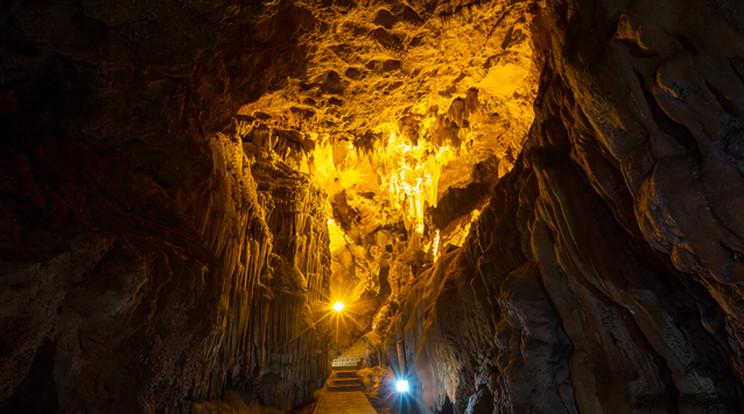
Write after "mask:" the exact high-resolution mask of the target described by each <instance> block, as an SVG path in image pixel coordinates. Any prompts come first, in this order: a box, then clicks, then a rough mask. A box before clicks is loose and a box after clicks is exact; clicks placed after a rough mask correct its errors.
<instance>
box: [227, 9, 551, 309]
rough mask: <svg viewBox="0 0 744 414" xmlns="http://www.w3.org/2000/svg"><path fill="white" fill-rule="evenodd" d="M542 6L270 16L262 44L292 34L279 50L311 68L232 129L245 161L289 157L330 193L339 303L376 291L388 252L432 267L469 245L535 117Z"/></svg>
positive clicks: (243, 112)
mask: <svg viewBox="0 0 744 414" xmlns="http://www.w3.org/2000/svg"><path fill="white" fill-rule="evenodd" d="M539 10H540V6H539V3H538V2H503V1H485V2H469V3H465V2H436V3H421V4H419V3H417V2H410V3H406V2H400V1H373V2H366V4H354V2H347V3H346V4H340V3H332V4H329V2H327V1H296V2H292V3H285V2H282V3H279V4H276V5H269V6H267V8H266V9H265V10H264V11H263V14H262V18H261V20H260V22H259V23H258V24H257V25H256V27H255V28H254V30H253V34H252V35H253V38H254V39H255V40H256V42H259V43H261V42H264V43H277V44H279V43H281V42H286V39H287V38H288V37H293V38H296V39H297V40H296V44H292V45H291V46H287V47H285V48H283V49H280V50H279V51H278V52H277V53H286V54H287V55H288V57H287V59H291V58H292V57H291V56H290V54H291V53H296V50H297V49H298V48H299V49H300V50H302V51H303V53H304V55H303V58H301V59H298V61H299V62H301V63H298V65H301V66H302V70H301V71H300V72H299V73H298V74H296V75H290V76H286V78H285V79H284V80H283V82H282V83H281V84H280V85H278V86H277V87H275V88H273V89H270V91H269V92H267V93H265V94H263V95H262V96H260V97H258V98H257V99H256V100H255V101H253V102H248V103H246V104H245V105H243V106H242V107H241V108H240V110H239V112H238V116H237V117H236V129H237V131H238V133H239V135H240V136H241V137H242V140H243V142H244V149H245V151H246V153H247V154H248V155H249V157H253V158H262V157H264V158H269V159H273V160H275V161H278V162H283V163H285V164H287V165H288V166H290V167H291V168H293V169H295V170H297V171H300V172H303V173H306V174H309V175H310V176H312V177H313V179H314V181H315V182H316V184H317V185H318V186H319V187H321V188H323V189H324V190H325V191H326V192H327V195H328V200H329V203H328V204H327V207H326V209H327V215H328V217H329V220H328V224H329V231H330V235H331V249H332V251H333V252H334V260H333V267H334V272H333V274H334V280H335V283H332V286H339V285H344V286H349V285H350V284H351V285H354V284H356V286H357V288H356V289H355V291H354V292H345V293H336V294H335V295H336V296H339V295H341V296H351V297H350V299H351V300H356V299H358V298H359V297H360V296H361V295H362V294H363V293H364V291H365V290H369V289H374V290H379V286H377V284H376V282H370V283H360V282H364V281H372V280H373V279H374V280H376V277H377V275H378V273H379V271H380V263H383V266H384V265H385V264H384V263H385V261H386V260H387V259H386V258H383V257H382V256H384V255H385V250H387V251H388V252H391V251H392V252H393V255H395V253H400V252H401V251H403V250H407V249H414V250H419V251H422V250H423V251H424V252H426V253H427V254H428V255H429V256H430V257H429V259H430V260H436V257H437V254H438V251H437V250H439V249H440V248H445V247H446V246H458V245H461V244H462V242H463V240H464V237H465V236H466V235H467V232H468V228H469V224H470V222H471V221H472V220H473V219H475V218H476V217H477V214H478V207H479V206H482V204H483V203H484V202H485V200H486V196H487V193H488V191H489V188H490V187H492V186H493V183H494V182H495V180H496V179H497V178H498V177H499V176H502V175H503V174H505V173H506V172H508V171H509V170H510V169H511V167H512V166H513V163H514V161H515V159H516V157H517V156H518V154H519V152H520V150H521V147H522V144H523V142H524V141H525V139H526V136H527V131H528V129H529V127H530V125H531V124H532V121H533V119H534V113H533V110H532V104H533V101H534V98H535V95H536V93H537V77H538V70H539V60H540V58H539V56H540V53H539V52H538V51H535V50H534V48H535V46H534V41H533V39H532V38H531V36H532V35H531V33H532V29H531V27H530V25H532V24H534V21H535V16H536V15H538V14H539ZM289 30H295V32H294V33H290V32H288V31H289ZM266 70H267V71H270V70H272V68H271V67H268V68H266ZM440 201H441V203H440ZM440 232H441V235H440ZM401 239H403V240H404V243H402V244H401V243H400V241H401Z"/></svg>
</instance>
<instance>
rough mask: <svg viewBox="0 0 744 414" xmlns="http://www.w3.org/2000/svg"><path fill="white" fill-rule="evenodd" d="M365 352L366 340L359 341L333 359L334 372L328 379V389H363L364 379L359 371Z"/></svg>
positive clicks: (333, 390) (337, 390) (332, 367)
mask: <svg viewBox="0 0 744 414" xmlns="http://www.w3.org/2000/svg"><path fill="white" fill-rule="evenodd" d="M365 352H366V347H365V346H364V342H362V341H357V342H356V343H355V344H354V345H352V346H351V347H349V348H347V349H346V350H344V352H343V353H342V354H341V355H339V356H338V357H337V358H335V359H334V360H333V361H331V370H332V372H331V377H330V378H329V379H328V391H331V392H339V391H361V390H362V379H361V378H359V375H357V371H358V370H359V368H361V367H362V363H363V362H364V354H365Z"/></svg>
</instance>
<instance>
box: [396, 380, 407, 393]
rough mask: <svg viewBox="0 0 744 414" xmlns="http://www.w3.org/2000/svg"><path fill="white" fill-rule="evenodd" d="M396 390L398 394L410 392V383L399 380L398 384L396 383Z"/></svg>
mask: <svg viewBox="0 0 744 414" xmlns="http://www.w3.org/2000/svg"><path fill="white" fill-rule="evenodd" d="M395 389H397V390H398V392H408V381H407V380H398V382H396V383H395Z"/></svg>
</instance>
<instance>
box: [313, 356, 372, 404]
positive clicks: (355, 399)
mask: <svg viewBox="0 0 744 414" xmlns="http://www.w3.org/2000/svg"><path fill="white" fill-rule="evenodd" d="M364 352H365V347H364V343H362V342H361V341H360V342H357V343H356V344H354V345H352V346H351V347H350V348H349V349H347V350H345V351H344V352H343V353H342V354H341V355H340V356H339V357H338V358H336V359H334V360H333V361H332V362H331V369H332V370H333V371H332V373H331V377H330V378H328V382H327V383H326V387H325V389H324V390H323V392H322V393H321V394H320V397H319V398H318V405H317V406H316V408H315V412H314V414H377V411H375V409H374V408H373V407H372V404H370V403H369V400H368V399H367V397H366V396H365V395H364V393H362V380H361V378H359V375H357V371H358V370H359V368H361V367H362V361H363V359H364Z"/></svg>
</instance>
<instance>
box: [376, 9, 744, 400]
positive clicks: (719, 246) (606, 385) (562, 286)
mask: <svg viewBox="0 0 744 414" xmlns="http://www.w3.org/2000/svg"><path fill="white" fill-rule="evenodd" d="M545 11H546V13H545V15H544V22H545V27H544V28H543V30H545V31H546V33H547V34H548V36H546V37H543V38H542V39H543V40H544V41H546V43H545V44H544V45H543V47H544V48H545V51H546V53H547V63H546V65H545V67H544V68H543V70H542V76H541V82H540V92H539V94H538V98H537V101H536V103H535V113H536V121H535V124H534V125H533V127H532V129H531V131H530V138H529V139H528V141H527V143H526V145H525V147H524V150H523V152H522V154H521V156H520V159H519V160H518V162H517V165H516V167H515V168H514V169H513V170H512V171H511V172H510V173H509V174H508V175H506V176H505V177H504V178H503V179H502V180H501V181H500V182H499V183H498V185H497V186H496V188H495V189H494V194H493V196H492V199H491V201H490V203H489V205H488V206H487V207H486V208H485V209H484V211H483V212H482V214H481V216H480V219H479V221H478V222H477V223H476V224H474V226H473V231H471V234H470V237H469V238H468V241H467V242H466V244H465V245H464V246H463V247H462V248H460V249H459V250H457V251H455V252H452V253H450V254H449V255H447V256H445V257H442V258H441V259H440V260H439V261H438V262H437V264H436V266H434V267H433V268H431V269H430V270H428V271H426V272H424V273H423V274H421V275H419V276H418V280H419V281H418V283H417V285H416V286H414V287H413V288H412V289H411V291H410V293H409V294H408V297H407V299H406V301H405V307H404V309H403V310H402V312H401V314H400V315H399V317H398V318H397V319H395V320H394V321H393V322H392V325H391V327H392V328H391V330H390V335H391V336H390V337H389V338H388V339H387V341H388V342H387V343H388V347H387V348H388V350H389V355H390V358H389V359H390V361H391V362H392V363H393V364H395V361H396V360H397V357H396V356H395V344H396V342H397V341H398V340H402V341H404V342H405V344H406V348H405V352H406V354H407V359H408V360H409V361H413V363H412V364H411V365H412V367H415V374H416V376H417V378H418V380H419V381H420V384H421V385H420V388H419V391H420V392H422V393H423V396H424V401H425V402H426V403H427V405H429V406H430V407H442V406H444V405H445V404H447V403H448V401H449V400H451V401H453V402H454V404H453V407H454V411H455V412H467V413H481V412H483V413H491V412H531V411H539V412H564V413H573V412H585V413H599V412H613V413H617V412H684V413H710V412H719V413H730V412H739V411H741V409H742V407H743V406H744V398H743V397H744V389H743V387H742V383H743V381H742V380H743V379H744V378H743V377H742V375H743V374H744V371H742V366H741V361H742V354H741V349H742V346H741V338H742V331H741V326H742V325H741V315H742V313H741V312H740V306H741V300H740V297H741V296H740V294H741V288H740V281H739V277H740V275H741V274H742V273H741V271H740V270H739V267H740V266H741V263H740V253H739V252H740V251H741V248H742V247H743V246H742V241H744V240H743V239H742V236H743V235H744V227H742V226H741V225H740V219H739V218H738V217H735V216H734V215H733V214H732V212H733V211H734V209H736V207H734V206H741V205H744V204H743V201H744V200H743V198H742V192H741V191H739V189H740V188H741V185H742V182H744V181H743V180H744V177H742V171H741V170H740V169H739V164H738V161H737V157H738V155H737V154H738V153H737V151H738V150H737V149H736V148H738V146H740V141H741V139H742V137H741V134H740V133H739V129H740V128H739V125H740V124H741V122H742V119H741V114H742V110H744V105H743V104H744V102H742V101H741V97H742V96H744V95H742V92H744V90H742V88H744V78H743V77H742V76H741V70H740V65H739V62H740V57H741V56H742V53H743V52H744V49H743V48H744V42H742V41H741V40H740V39H741V35H742V27H744V26H743V25H744V20H742V18H743V17H744V16H742V15H741V13H740V12H739V11H738V9H737V8H736V6H735V5H734V4H733V3H731V2H714V3H702V2H690V1H675V0H670V1H660V2H653V3H648V2H609V3H607V2H605V3H602V4H598V3H596V2H590V1H562V0H549V1H547V8H546V10H545ZM535 38H536V39H538V40H539V39H541V38H540V36H535ZM735 39H736V40H735Z"/></svg>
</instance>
